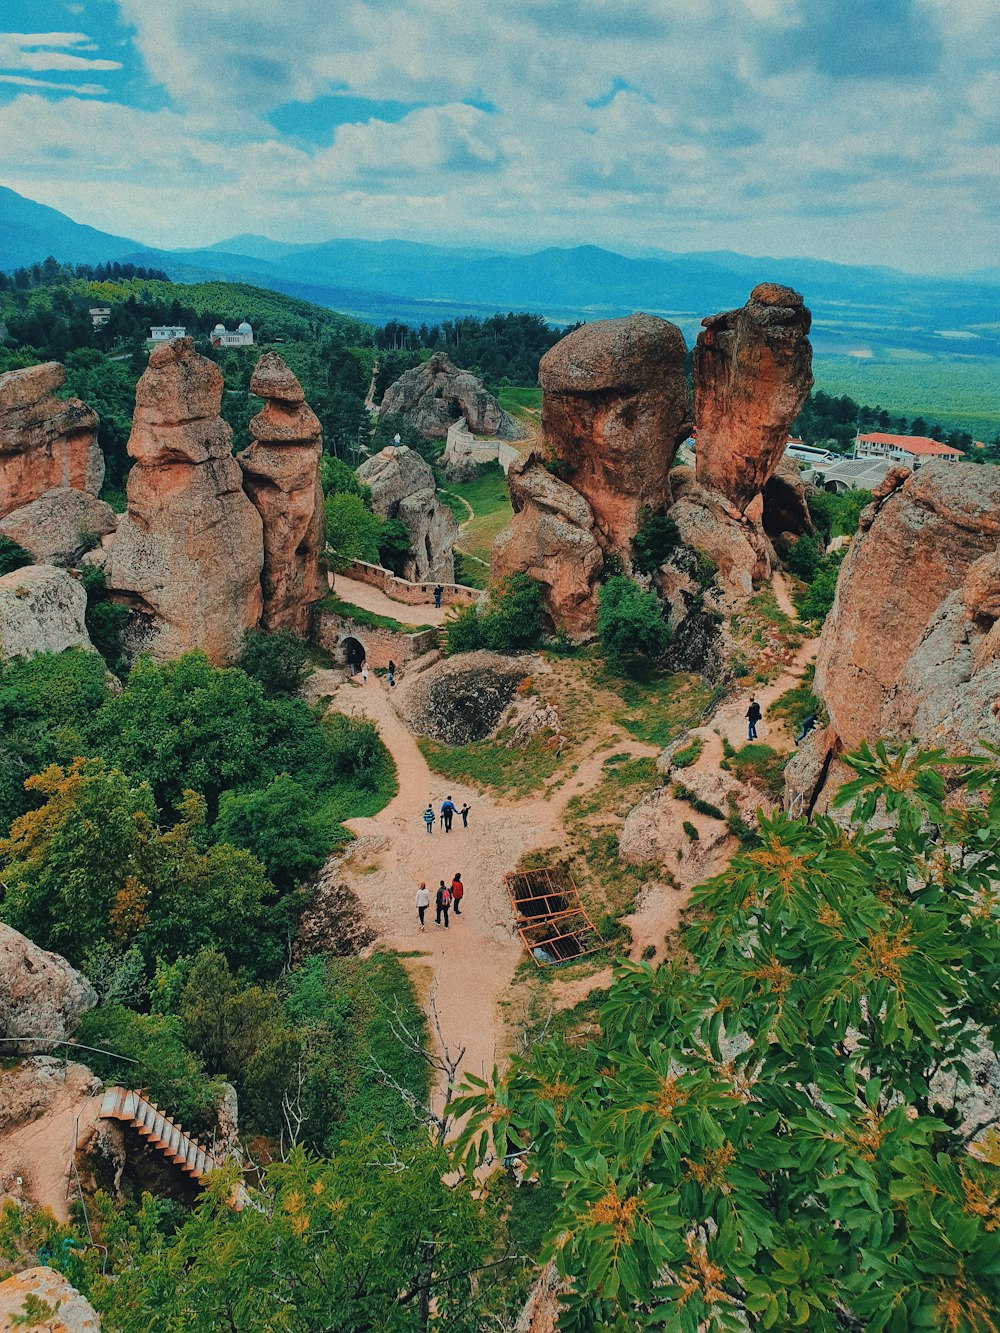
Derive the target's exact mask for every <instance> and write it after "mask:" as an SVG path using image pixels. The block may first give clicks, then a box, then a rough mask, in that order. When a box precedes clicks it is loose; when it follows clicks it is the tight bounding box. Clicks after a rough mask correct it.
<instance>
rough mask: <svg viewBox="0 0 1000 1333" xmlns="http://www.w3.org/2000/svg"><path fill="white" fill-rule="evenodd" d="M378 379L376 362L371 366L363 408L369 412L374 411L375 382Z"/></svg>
mask: <svg viewBox="0 0 1000 1333" xmlns="http://www.w3.org/2000/svg"><path fill="white" fill-rule="evenodd" d="M377 379H378V362H377V361H376V362H375V364H374V365H373V366H372V378H371V383H370V384H369V385H368V392H367V393H366V394H365V407H366V408H367V409H368V411H369V412H374V411H375V381H376V380H377Z"/></svg>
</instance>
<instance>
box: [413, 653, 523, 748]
mask: <svg viewBox="0 0 1000 1333" xmlns="http://www.w3.org/2000/svg"><path fill="white" fill-rule="evenodd" d="M540 666H541V663H540V661H539V659H538V658H529V657H514V658H511V657H504V656H503V655H502V654H500V653H492V652H487V651H485V650H480V651H478V652H474V653H461V654H459V655H458V656H456V657H446V658H443V659H442V660H441V661H440V662H435V663H433V665H431V666H429V667H428V668H427V669H426V670H425V671H421V672H419V673H418V674H417V675H415V676H413V677H411V678H410V680H408V681H407V682H406V684H405V685H404V686H403V688H402V690H400V691H398V692H397V694H398V700H397V701H395V702H396V706H397V708H398V710H399V713H400V715H401V716H402V718H403V719H404V721H405V722H406V723H407V725H408V726H409V727H410V728H411V730H413V731H415V732H416V733H417V734H418V735H420V736H430V737H431V738H432V739H434V740H438V741H443V742H444V743H445V744H446V745H469V744H471V743H472V742H473V741H482V740H486V739H487V737H489V736H492V735H493V733H494V732H495V731H496V729H497V727H498V726H499V724H500V722H501V719H502V718H503V717H504V715H505V714H506V712H507V709H508V707H509V705H510V703H511V702H512V700H513V699H514V696H515V693H516V691H517V687H518V685H520V683H521V681H522V680H523V679H524V678H525V676H529V675H531V674H532V673H533V672H537V670H538V669H539V667H540Z"/></svg>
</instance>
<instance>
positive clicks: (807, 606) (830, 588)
mask: <svg viewBox="0 0 1000 1333" xmlns="http://www.w3.org/2000/svg"><path fill="white" fill-rule="evenodd" d="M839 572H840V566H839V565H832V566H830V567H829V568H828V569H822V570H820V572H819V573H818V574H817V575H816V577H815V578H814V579H813V581H812V583H811V584H810V585H809V588H808V590H807V592H806V594H805V596H804V597H802V598H801V599H800V600H799V604H798V612H799V615H800V617H801V618H802V619H803V620H806V621H810V622H811V623H812V624H814V625H817V626H819V625H822V623H823V621H824V620H825V619H826V618H827V616H828V615H829V613H830V608H831V607H832V606H833V599H834V598H835V597H836V595H837V575H838V574H839Z"/></svg>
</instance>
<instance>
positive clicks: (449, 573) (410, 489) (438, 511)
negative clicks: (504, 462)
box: [358, 445, 458, 583]
mask: <svg viewBox="0 0 1000 1333" xmlns="http://www.w3.org/2000/svg"><path fill="white" fill-rule="evenodd" d="M358 480H359V481H362V482H364V484H365V485H366V486H369V487H371V493H372V509H373V510H374V512H375V513H376V514H378V516H379V518H382V519H392V518H398V519H399V521H400V522H401V523H402V524H403V525H404V527H405V528H406V530H407V532H408V533H409V535H410V555H409V557H408V559H407V560H406V562H405V564H404V566H403V577H404V578H406V579H410V580H411V581H412V582H414V583H432V582H433V583H453V582H454V581H455V558H454V555H453V550H454V546H455V541H456V539H457V537H458V524H457V523H456V522H455V516H454V514H452V512H451V510H450V509H449V508H448V507H447V505H443V504H442V503H441V501H440V500H439V499H438V498H437V494H436V491H435V484H434V473H433V472H432V471H431V467H430V464H429V463H426V462H425V461H424V460H423V459H422V458H421V457H420V455H419V454H418V453H417V452H416V451H415V450H413V449H408V448H406V447H405V445H404V446H402V447H401V448H399V449H394V448H392V447H391V446H390V448H388V449H383V450H382V452H381V453H378V454H375V455H374V456H373V457H372V458H369V459H368V460H367V462H365V463H363V464H362V465H361V467H359V468H358Z"/></svg>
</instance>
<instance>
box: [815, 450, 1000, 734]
mask: <svg viewBox="0 0 1000 1333" xmlns="http://www.w3.org/2000/svg"><path fill="white" fill-rule="evenodd" d="M893 483H894V485H895V489H889V487H888V486H887V487H885V488H880V495H879V498H878V499H877V500H876V502H875V504H873V505H871V506H869V508H868V509H867V510H865V512H864V513H863V515H862V521H861V532H860V533H859V535H858V536H857V537H856V538H855V539H854V541H853V542H852V543H851V547H850V550H849V552H848V555H847V557H846V559H845V560H844V564H843V566H842V569H841V573H840V579H839V582H838V585H837V596H836V600H835V601H834V604H833V609H832V610H831V612H830V614H829V616H828V617H827V620H826V624H825V625H824V627H823V634H822V637H821V639H820V646H819V653H818V656H817V661H816V689H817V693H819V694H820V695H821V696H822V698H823V700H824V702H825V703H826V706H827V710H828V711H829V714H830V720H831V723H832V725H833V728H834V730H835V732H836V734H837V736H838V737H839V738H840V741H841V742H842V743H843V745H844V747H845V748H846V749H852V748H853V747H854V746H856V745H857V744H859V742H860V741H861V740H863V739H864V738H865V737H874V736H877V735H879V734H898V735H901V736H906V735H912V736H914V737H916V738H918V739H919V740H921V741H922V742H926V743H928V744H933V745H943V746H946V747H953V748H964V747H967V746H969V745H971V744H972V743H973V742H974V741H975V740H977V739H979V738H984V739H988V740H993V741H998V740H1000V721H998V718H997V713H996V706H997V698H998V690H1000V630H997V629H996V625H997V624H998V620H997V613H998V612H1000V577H998V573H1000V557H998V554H997V550H998V543H1000V467H991V466H983V467H977V468H971V467H964V466H961V465H955V464H948V463H929V464H927V465H925V466H924V467H922V468H921V469H920V471H919V472H917V473H915V474H914V475H913V476H906V475H905V474H904V475H902V476H901V475H898V474H897V475H896V476H895V477H894V478H893ZM890 484H892V483H890Z"/></svg>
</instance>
